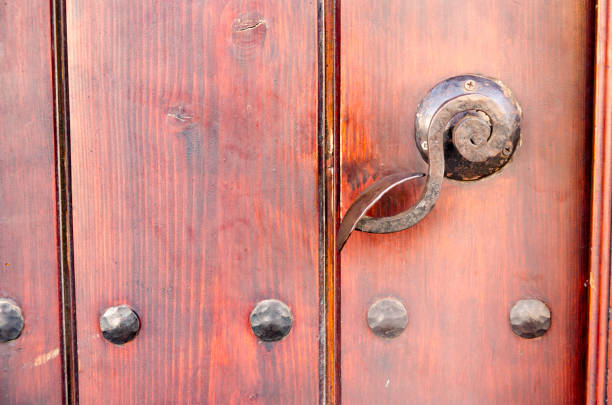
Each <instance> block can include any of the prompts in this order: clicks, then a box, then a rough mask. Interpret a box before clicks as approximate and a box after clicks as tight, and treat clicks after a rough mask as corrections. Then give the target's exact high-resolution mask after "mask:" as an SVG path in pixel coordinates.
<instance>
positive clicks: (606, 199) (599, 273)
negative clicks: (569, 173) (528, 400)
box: [587, 1, 612, 404]
mask: <svg viewBox="0 0 612 405" xmlns="http://www.w3.org/2000/svg"><path fill="white" fill-rule="evenodd" d="M597 6H598V7H597V30H596V41H597V43H596V52H595V88H594V95H595V97H594V99H595V105H594V123H593V124H594V125H593V129H594V131H593V179H592V184H593V185H592V196H591V199H592V200H591V204H592V206H591V257H590V263H589V268H590V280H589V287H590V289H589V300H590V303H589V347H588V363H587V373H588V375H587V403H588V404H605V403H606V396H608V397H609V396H610V394H611V390H612V387H610V384H609V378H610V377H609V375H608V364H609V363H610V356H611V353H610V351H609V349H608V345H609V334H610V322H609V313H610V309H609V308H610V232H611V228H610V221H611V212H610V210H611V209H612V204H611V198H612V181H611V180H612V132H611V128H610V118H611V116H612V99H611V98H610V97H611V94H610V91H611V89H612V87H611V84H610V76H609V61H610V56H611V52H612V44H611V43H610V38H611V37H612V31H611V30H612V27H611V26H610V13H611V10H610V2H609V1H599V2H598V5H597ZM606 391H607V392H606Z"/></svg>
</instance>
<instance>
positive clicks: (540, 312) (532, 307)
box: [510, 299, 551, 339]
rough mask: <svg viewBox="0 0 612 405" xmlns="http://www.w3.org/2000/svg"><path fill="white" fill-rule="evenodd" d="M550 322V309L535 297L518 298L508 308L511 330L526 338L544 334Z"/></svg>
mask: <svg viewBox="0 0 612 405" xmlns="http://www.w3.org/2000/svg"><path fill="white" fill-rule="evenodd" d="M550 322H551V314H550V309H549V308H548V306H547V305H546V304H545V303H543V302H542V301H540V300H537V299H525V300H520V301H518V302H517V303H516V304H514V306H513V307H512V309H511V310H510V326H511V327H512V331H513V332H514V333H515V334H517V335H519V336H520V337H523V338H526V339H532V338H536V337H539V336H542V335H544V334H545V333H546V332H547V331H548V329H550Z"/></svg>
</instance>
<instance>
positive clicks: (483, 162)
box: [337, 75, 522, 251]
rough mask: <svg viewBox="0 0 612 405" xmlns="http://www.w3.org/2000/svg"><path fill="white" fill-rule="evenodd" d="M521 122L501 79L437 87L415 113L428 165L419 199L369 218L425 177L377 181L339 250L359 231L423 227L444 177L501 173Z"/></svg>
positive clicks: (460, 79)
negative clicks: (385, 200)
mask: <svg viewBox="0 0 612 405" xmlns="http://www.w3.org/2000/svg"><path fill="white" fill-rule="evenodd" d="M521 118H522V110H521V107H520V105H519V104H518V101H517V100H516V99H515V98H514V96H513V95H512V92H511V91H510V89H508V87H506V86H505V85H504V84H503V83H502V82H500V81H499V80H495V79H491V78H488V77H485V76H479V75H463V76H456V77H453V78H450V79H447V80H445V81H443V82H441V83H438V84H437V85H436V86H435V87H433V88H432V89H431V90H430V91H429V93H427V95H426V96H425V97H424V98H423V100H422V101H421V103H420V104H419V106H418V108H417V112H416V119H415V140H416V144H417V147H418V149H419V151H420V152H421V155H422V156H423V158H424V159H425V160H426V161H427V162H428V163H429V168H428V171H427V181H426V183H425V187H424V189H423V192H422V194H421V196H420V198H419V200H418V201H417V202H416V203H415V204H414V205H413V206H412V207H410V208H409V209H407V210H405V211H403V212H401V213H399V214H397V215H393V216H388V217H378V218H374V217H369V216H367V215H366V213H367V211H368V210H369V209H370V208H371V207H372V206H373V205H374V204H375V203H376V202H377V201H378V200H380V199H381V198H382V197H383V196H384V195H385V194H386V193H387V192H389V191H390V190H392V189H393V188H395V187H397V186H398V185H400V184H403V183H405V182H407V181H410V180H414V179H416V178H419V177H423V176H424V174H420V173H416V174H415V173H396V174H392V175H390V176H386V177H383V178H381V179H380V180H378V181H376V182H374V183H373V184H372V185H371V186H370V187H368V188H366V189H365V190H364V191H363V192H362V193H361V194H360V195H359V196H358V197H357V199H356V200H355V201H354V202H353V204H351V206H350V207H349V209H348V210H347V212H346V215H345V216H344V218H343V219H342V222H341V223H340V228H339V229H338V236H337V248H338V251H340V250H342V248H343V247H344V244H345V243H346V241H347V239H348V238H349V236H350V235H351V233H352V232H353V230H355V229H357V230H360V231H363V232H369V233H391V232H399V231H402V230H404V229H408V228H410V227H412V226H414V225H416V224H417V223H419V222H420V221H421V220H422V219H423V218H425V216H427V214H429V212H430V211H431V210H432V209H433V207H434V205H435V203H436V201H437V200H438V197H439V196H440V190H441V188H442V179H443V177H447V178H450V179H454V180H462V181H470V180H477V179H480V178H482V177H485V176H489V175H491V174H493V173H495V172H497V171H498V170H500V169H501V168H502V167H503V166H505V165H506V164H507V163H508V162H509V161H510V159H511V158H512V155H513V154H514V152H515V151H516V149H517V147H518V146H519V145H520V141H521V138H520V122H521Z"/></svg>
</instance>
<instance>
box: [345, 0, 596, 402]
mask: <svg viewBox="0 0 612 405" xmlns="http://www.w3.org/2000/svg"><path fill="white" fill-rule="evenodd" d="M341 11H342V23H341V27H342V28H341V35H342V44H341V58H342V59H341V63H342V71H341V74H342V86H341V87H342V95H341V97H342V99H341V100H342V101H341V122H342V132H341V147H342V151H341V154H342V162H341V167H342V199H341V201H342V211H343V212H345V211H346V209H347V207H348V205H349V204H350V202H351V201H352V200H354V199H355V197H356V196H357V195H358V193H359V192H360V191H361V190H362V189H363V188H365V187H366V186H367V185H368V184H370V183H371V182H372V181H373V180H374V179H375V178H378V177H380V176H381V175H383V174H385V173H387V172H390V171H393V170H395V169H404V170H422V169H423V168H424V167H425V165H424V163H423V161H422V159H421V158H420V156H419V155H418V152H417V150H416V146H415V144H414V138H413V136H414V131H413V125H414V124H413V123H414V113H415V109H416V106H417V105H418V103H419V101H420V100H421V98H422V97H423V96H424V95H425V93H426V92H427V90H428V89H429V88H431V87H432V86H433V85H435V84H436V83H438V82H439V81H441V80H444V79H446V78H448V77H451V76H455V75H457V74H462V73H481V74H486V75H489V76H493V77H496V78H498V79H501V80H502V81H504V83H505V84H506V85H508V86H509V87H510V88H511V89H512V90H513V91H514V93H515V95H516V97H517V98H518V100H519V102H520V103H521V105H522V107H523V111H524V120H523V144H522V146H521V147H520V149H519V150H518V152H517V154H516V155H515V157H514V159H513V161H512V162H511V163H510V164H509V165H508V167H506V168H505V169H504V170H503V171H502V172H501V173H499V174H498V175H495V176H493V177H491V178H488V179H484V180H482V181H478V182H472V183H458V182H452V181H448V180H445V182H444V184H443V187H442V193H441V197H440V200H439V201H438V203H437V205H436V207H435V208H434V210H433V211H432V212H431V214H429V216H428V217H427V218H425V220H424V221H423V222H422V223H420V224H418V225H417V226H415V227H414V228H412V229H410V230H407V231H404V232H402V233H399V234H389V235H371V234H364V233H357V234H354V235H353V236H352V237H351V239H350V240H349V242H348V243H347V245H346V246H345V248H344V250H343V253H342V399H343V403H346V404H371V403H384V404H406V403H411V404H419V405H421V404H454V405H461V404H470V405H475V404H579V403H584V400H585V364H586V341H587V339H586V318H587V316H586V314H587V291H588V253H589V252H588V250H589V249H588V247H589V205H590V201H589V194H590V193H589V189H590V187H589V184H590V178H589V177H590V176H589V175H590V156H591V150H590V148H591V142H590V137H591V118H590V117H591V101H590V100H591V97H592V92H591V80H592V56H593V53H592V41H591V38H592V32H593V24H594V18H593V15H591V13H593V11H594V4H593V3H592V2H590V1H588V2H584V1H577V0H576V1H569V0H568V1H557V2H553V3H551V2H546V1H489V2H485V3H483V2H477V1H463V2H449V1H442V0H436V1H427V2H411V1H402V0H390V1H387V2H376V1H370V0H343V1H342V10H341ZM417 193H418V190H417V189H416V188H414V189H409V190H407V191H404V192H402V193H396V194H395V196H394V197H393V198H392V199H391V200H390V201H388V202H387V203H386V204H383V205H382V207H380V208H379V209H377V210H376V212H375V213H376V214H389V213H395V212H397V211H398V210H400V209H401V208H402V207H403V206H407V205H408V204H409V203H410V202H413V201H414V198H415V196H416V195H417ZM404 196H406V197H404ZM386 296H394V297H396V298H398V299H400V300H401V301H402V302H403V303H404V305H405V306H406V308H407V311H408V317H409V324H408V327H407V329H406V331H405V332H404V333H403V335H401V336H400V337H399V338H397V339H395V340H383V339H380V338H378V337H376V336H375V335H374V334H373V333H371V332H370V331H369V329H368V327H367V324H366V312H367V310H368V307H369V306H370V305H371V304H372V303H373V302H374V301H375V300H377V299H379V298H382V297H386ZM522 298H538V299H541V300H543V301H544V302H546V303H547V304H548V305H549V306H550V308H551V310H552V327H551V329H550V331H549V333H548V334H547V335H545V336H544V337H542V338H539V339H534V340H524V339H521V338H519V337H518V336H516V335H514V334H513V333H512V331H511V329H510V326H509V321H508V313H509V310H510V308H511V306H512V305H513V303H514V302H515V301H517V300H519V299H522Z"/></svg>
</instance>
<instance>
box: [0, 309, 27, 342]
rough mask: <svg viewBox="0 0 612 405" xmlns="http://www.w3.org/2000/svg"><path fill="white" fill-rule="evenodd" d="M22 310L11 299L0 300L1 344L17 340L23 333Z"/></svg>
mask: <svg viewBox="0 0 612 405" xmlns="http://www.w3.org/2000/svg"><path fill="white" fill-rule="evenodd" d="M23 326H24V320H23V314H22V313H21V308H19V305H17V303H16V302H15V301H13V300H12V299H10V298H0V343H6V342H9V341H11V340H15V339H17V338H18V337H19V335H21V331H23Z"/></svg>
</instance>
